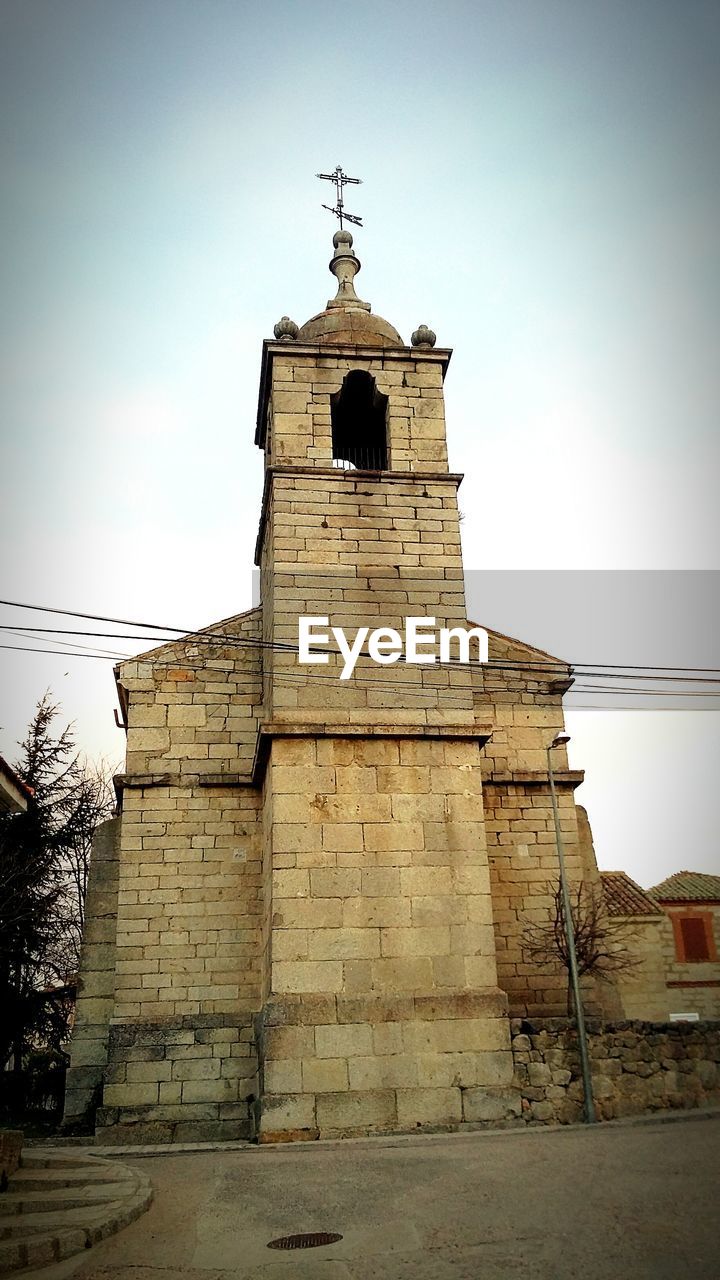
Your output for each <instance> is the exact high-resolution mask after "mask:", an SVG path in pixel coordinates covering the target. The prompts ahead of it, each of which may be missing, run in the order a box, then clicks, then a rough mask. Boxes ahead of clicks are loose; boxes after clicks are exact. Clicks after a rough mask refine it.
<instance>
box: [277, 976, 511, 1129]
mask: <svg viewBox="0 0 720 1280" xmlns="http://www.w3.org/2000/svg"><path fill="white" fill-rule="evenodd" d="M257 1037H258V1045H259V1051H260V1062H261V1089H262V1093H261V1096H262V1107H261V1111H260V1114H259V1122H258V1128H259V1136H260V1141H261V1142H273V1141H292V1140H294V1139H301V1138H316V1137H318V1136H319V1137H352V1136H357V1135H360V1134H365V1133H383V1132H387V1133H391V1132H398V1131H405V1132H412V1131H414V1130H417V1129H457V1128H460V1127H462V1126H463V1125H470V1124H475V1123H478V1122H482V1121H484V1120H485V1119H487V1118H489V1119H491V1120H493V1121H497V1120H508V1119H516V1118H517V1117H519V1115H520V1097H519V1094H518V1093H517V1092H516V1091H514V1090H513V1089H511V1088H509V1087H508V1086H509V1083H510V1079H509V1074H508V1066H509V1053H508V1046H509V1023H508V1019H507V1014H506V1008H505V1002H504V1000H503V999H502V997H501V996H500V994H499V993H497V992H496V993H494V994H493V993H475V992H458V993H455V994H450V993H448V994H440V993H437V994H436V995H430V996H419V995H416V996H411V995H405V996H402V995H401V996H391V995H388V996H382V995H377V996H373V995H364V996H342V995H337V996H335V995H312V994H307V995H299V994H295V995H285V996H277V997H273V998H272V999H271V1001H270V1002H269V1003H268V1004H267V1005H266V1007H265V1010H264V1012H263V1015H262V1017H261V1018H259V1019H258V1030H257ZM259 1110H260V1109H259ZM488 1112H490V1114H489V1116H488Z"/></svg>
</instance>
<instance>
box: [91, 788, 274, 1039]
mask: <svg viewBox="0 0 720 1280" xmlns="http://www.w3.org/2000/svg"><path fill="white" fill-rule="evenodd" d="M258 803H259V796H258V793H257V792H256V791H254V790H252V789H251V788H249V787H215V786H213V787H200V786H195V787H192V788H184V787H181V786H166V787H163V786H152V787H142V786H140V787H136V786H128V787H127V788H126V790H125V795H124V802H123V820H122V843H121V853H122V856H121V863H120V875H119V892H118V922H117V942H116V946H117V959H116V977H115V1007H114V1015H113V1016H114V1018H115V1020H116V1021H118V1020H120V1021H123V1020H126V1019H128V1018H153V1019H156V1018H166V1017H173V1016H175V1015H177V1014H181V1015H191V1014H208V1013H229V1014H233V1013H237V1012H248V1011H249V1010H253V1009H257V1008H258V1005H259V998H260V923H261V891H262V884H261V857H262V851H261V835H260V826H259V822H258Z"/></svg>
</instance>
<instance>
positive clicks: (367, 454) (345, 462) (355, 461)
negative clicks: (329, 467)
mask: <svg viewBox="0 0 720 1280" xmlns="http://www.w3.org/2000/svg"><path fill="white" fill-rule="evenodd" d="M348 452H349V451H348ZM332 464H333V466H334V467H337V469H338V470H339V471H387V456H386V454H385V450H384V449H378V448H369V449H353V450H352V457H351V458H333V460H332Z"/></svg>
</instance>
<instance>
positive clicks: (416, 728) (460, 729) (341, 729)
mask: <svg viewBox="0 0 720 1280" xmlns="http://www.w3.org/2000/svg"><path fill="white" fill-rule="evenodd" d="M492 732H493V726H492V725H491V724H425V723H418V724H373V723H368V722H357V721H356V722H354V723H352V724H350V723H348V722H345V723H340V724H334V723H332V722H330V721H325V722H315V721H311V720H308V721H300V720H297V721H287V720H282V721H281V720H268V721H266V722H265V724H262V725H261V726H260V730H259V732H258V737H257V744H256V747H255V759H254V760H253V768H252V773H253V781H254V783H255V785H256V786H259V785H260V783H261V782H262V779H263V775H264V772H265V766H266V764H267V761H268V756H269V754H270V746H271V744H272V741H273V739H274V738H422V739H424V740H426V741H427V740H428V739H441V740H442V741H446V742H447V741H449V742H477V744H478V746H479V747H484V746H485V743H486V742H488V741H489V739H490V738H491V737H492Z"/></svg>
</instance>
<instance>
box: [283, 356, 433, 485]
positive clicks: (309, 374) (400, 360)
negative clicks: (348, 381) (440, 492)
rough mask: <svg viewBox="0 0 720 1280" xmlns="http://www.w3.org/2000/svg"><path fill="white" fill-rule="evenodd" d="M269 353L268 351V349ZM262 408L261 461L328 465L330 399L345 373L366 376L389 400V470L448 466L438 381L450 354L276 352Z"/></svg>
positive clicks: (340, 385) (330, 442)
mask: <svg viewBox="0 0 720 1280" xmlns="http://www.w3.org/2000/svg"><path fill="white" fill-rule="evenodd" d="M271 346H272V344H271ZM274 351H275V354H274V356H273V360H272V384H271V387H269V388H268V391H269V392H270V402H269V404H268V407H267V409H266V413H267V429H266V431H265V445H266V461H267V462H268V463H276V462H280V463H282V462H293V463H305V464H309V465H312V466H320V467H322V466H329V465H330V463H331V461H332V430H331V400H330V397H331V396H332V395H334V394H335V393H336V392H338V391H339V390H340V388H341V387H342V383H343V379H344V378H345V376H346V375H347V374H348V373H349V372H350V370H356V369H364V370H367V371H368V372H369V373H370V374H371V375H372V376H373V377H374V378H375V383H376V387H377V390H378V391H379V392H380V393H381V394H382V395H385V396H387V397H388V413H387V430H388V445H389V465H390V467H391V468H392V469H393V470H394V471H411V470H416V471H422V470H424V469H430V468H439V467H445V468H446V467H447V446H446V443H445V408H444V401H443V374H444V369H445V365H446V363H447V353H445V354H444V355H443V354H442V353H428V354H427V355H426V354H422V353H420V352H415V353H413V354H412V355H411V353H410V352H406V351H403V352H392V351H388V350H378V351H373V352H371V351H369V350H368V348H366V347H365V348H360V349H357V350H356V352H352V351H348V350H347V349H345V350H344V352H343V353H342V354H339V353H338V354H332V353H330V352H328V351H326V352H325V353H324V354H323V355H322V356H321V357H320V358H319V359H318V356H317V351H316V350H315V349H313V348H302V347H300V346H293V348H292V352H288V348H287V347H279V348H278V347H275V348H274Z"/></svg>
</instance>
